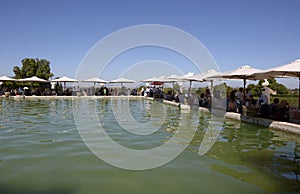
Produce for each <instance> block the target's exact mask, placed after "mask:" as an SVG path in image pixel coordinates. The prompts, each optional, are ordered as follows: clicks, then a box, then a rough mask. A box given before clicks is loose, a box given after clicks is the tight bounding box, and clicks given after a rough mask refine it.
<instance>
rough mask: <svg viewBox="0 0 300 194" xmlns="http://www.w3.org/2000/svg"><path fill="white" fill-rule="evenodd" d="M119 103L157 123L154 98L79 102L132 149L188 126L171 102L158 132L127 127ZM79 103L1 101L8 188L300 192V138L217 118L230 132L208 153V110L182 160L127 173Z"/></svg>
mask: <svg viewBox="0 0 300 194" xmlns="http://www.w3.org/2000/svg"><path fill="white" fill-rule="evenodd" d="M112 101H114V102H113V103H117V105H118V106H119V109H120V110H122V109H123V107H122V106H125V105H123V104H127V105H128V104H129V108H130V111H131V112H132V115H133V117H134V118H135V119H136V120H137V122H140V123H145V122H147V121H149V116H150V114H149V113H150V112H149V109H148V108H149V106H151V103H153V102H150V101H147V100H144V99H135V100H130V101H127V103H124V102H123V100H122V99H119V100H118V99H114V100H110V99H83V98H81V99H80V98H79V99H77V101H76V103H77V104H78V103H79V104H81V106H84V105H85V103H86V104H89V103H92V104H93V105H95V108H94V110H95V114H96V115H97V117H98V119H99V120H100V121H101V122H102V124H103V128H105V130H107V133H108V134H109V135H110V137H111V138H112V139H113V140H114V141H116V142H118V143H119V144H121V145H124V146H127V147H128V148H132V149H137V150H144V149H150V148H152V147H155V146H159V145H162V144H163V143H164V142H165V141H167V140H168V139H169V138H171V137H172V135H173V134H175V133H176V132H178V131H177V130H182V129H177V128H176V127H177V126H178V122H179V121H180V119H181V116H180V110H179V109H178V108H177V107H173V106H167V105H165V107H167V117H166V119H165V122H164V123H163V125H162V127H161V128H160V129H159V130H158V131H156V132H155V133H154V134H152V135H149V136H141V135H133V134H130V133H128V132H124V130H122V129H121V127H120V125H119V124H118V123H117V122H116V120H115V119H114V114H113V113H112V112H113V111H112ZM72 106H74V101H72V99H13V98H0V193H8V194H9V193H22V194H23V193H33V194H35V193H42V194H44V193H45V194H46V193H64V194H68V193H76V194H77V193H84V194H85V193H149V194H150V193H151V194H152V193H157V194H159V193H163V194H165V193H172V194H174V193H187V194H189V193H270V192H271V193H287V192H290V193H298V192H299V191H300V180H299V179H300V175H299V174H300V158H299V157H300V138H299V136H297V135H293V134H288V133H284V132H279V131H272V130H270V129H268V128H264V127H261V126H257V125H252V124H246V123H240V122H238V121H233V120H226V119H225V121H223V122H222V123H216V125H220V126H221V127H222V130H221V132H220V134H219V136H218V139H217V141H216V142H215V144H214V145H213V147H212V148H211V149H210V150H209V151H208V152H207V153H206V154H205V155H203V156H200V155H199V154H198V149H199V146H200V144H201V142H202V140H203V136H204V135H205V133H206V131H207V130H208V129H207V123H209V122H210V116H209V115H208V114H204V113H203V114H202V113H200V114H199V121H197V122H198V123H197V126H196V131H195V135H194V138H193V139H192V141H191V142H190V144H189V146H188V147H187V148H186V149H185V150H184V151H183V152H182V153H181V154H180V155H179V156H178V157H177V158H175V159H174V160H172V161H170V162H169V163H167V164H165V165H163V166H161V167H158V168H153V169H149V170H141V171H133V170H124V169H120V168H117V167H114V166H112V165H109V164H107V163H105V162H103V161H102V160H100V159H99V158H98V157H97V156H95V155H94V154H93V153H92V152H91V151H90V150H89V148H88V147H87V146H86V145H85V143H84V142H83V140H82V139H81V136H80V134H79V132H78V130H77V128H76V124H75V121H74V116H73V108H72ZM147 107H148V108H147ZM181 111H182V110H181ZM88 126H89V125H88V124H87V127H88ZM186 130H188V129H186ZM106 149H107V148H106ZM108 149H109V148H108ZM114 157H117V158H118V156H114ZM118 160H119V161H123V160H124V158H123V157H119V158H118Z"/></svg>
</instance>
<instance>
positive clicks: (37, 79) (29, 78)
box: [18, 76, 48, 82]
mask: <svg viewBox="0 0 300 194" xmlns="http://www.w3.org/2000/svg"><path fill="white" fill-rule="evenodd" d="M18 81H20V82H48V80H44V79H41V78H39V77H36V76H32V77H28V78H22V79H18Z"/></svg>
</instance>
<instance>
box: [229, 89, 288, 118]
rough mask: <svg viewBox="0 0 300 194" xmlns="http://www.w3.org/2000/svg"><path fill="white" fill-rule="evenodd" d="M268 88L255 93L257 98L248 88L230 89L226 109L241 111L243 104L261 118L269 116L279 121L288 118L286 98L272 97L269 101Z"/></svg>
mask: <svg viewBox="0 0 300 194" xmlns="http://www.w3.org/2000/svg"><path fill="white" fill-rule="evenodd" d="M267 89H268V88H264V89H262V91H261V92H260V93H258V94H257V98H258V99H257V100H256V99H254V97H253V94H252V93H251V91H250V90H249V89H246V91H245V92H244V89H243V88H239V90H235V89H234V90H232V91H231V92H230V95H229V97H228V100H227V111H230V112H237V113H241V114H242V113H243V106H245V107H246V109H250V110H256V113H257V115H255V116H260V117H263V118H271V119H274V120H279V121H288V120H289V103H288V102H287V101H286V100H282V101H279V99H278V98H274V101H273V102H272V103H270V97H269V94H268V91H267Z"/></svg>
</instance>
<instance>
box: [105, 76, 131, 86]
mask: <svg viewBox="0 0 300 194" xmlns="http://www.w3.org/2000/svg"><path fill="white" fill-rule="evenodd" d="M109 83H121V87H122V85H123V83H134V81H133V80H130V79H126V78H123V77H121V78H118V79H115V80H111V81H110V82H109Z"/></svg>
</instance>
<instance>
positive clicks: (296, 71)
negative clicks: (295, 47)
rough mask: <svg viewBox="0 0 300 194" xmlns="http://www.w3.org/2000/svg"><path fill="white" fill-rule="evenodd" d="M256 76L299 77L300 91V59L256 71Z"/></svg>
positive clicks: (261, 77)
mask: <svg viewBox="0 0 300 194" xmlns="http://www.w3.org/2000/svg"><path fill="white" fill-rule="evenodd" d="M252 76H253V77H254V78H260V79H264V78H286V77H298V79H299V93H300V59H297V60H295V61H292V62H290V63H288V64H285V65H282V66H279V67H275V68H271V69H267V70H265V71H262V72H259V73H254V74H253V75H252ZM298 108H299V109H300V95H299V100H298Z"/></svg>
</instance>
